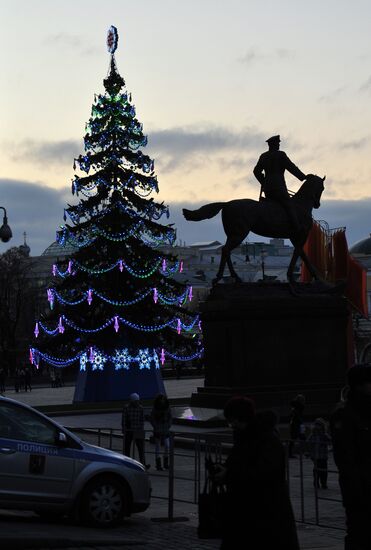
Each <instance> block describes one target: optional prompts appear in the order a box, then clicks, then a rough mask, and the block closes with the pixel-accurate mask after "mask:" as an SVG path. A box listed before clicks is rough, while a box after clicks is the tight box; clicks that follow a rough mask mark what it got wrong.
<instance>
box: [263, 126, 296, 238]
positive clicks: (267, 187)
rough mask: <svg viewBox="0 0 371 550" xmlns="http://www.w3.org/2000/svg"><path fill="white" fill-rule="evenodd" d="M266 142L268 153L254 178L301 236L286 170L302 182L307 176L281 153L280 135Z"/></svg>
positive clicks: (267, 197) (266, 196)
mask: <svg viewBox="0 0 371 550" xmlns="http://www.w3.org/2000/svg"><path fill="white" fill-rule="evenodd" d="M266 142H267V143H268V151H266V152H265V153H263V154H262V155H260V157H259V160H258V162H257V164H256V166H255V168H254V170H253V172H254V176H255V177H256V179H257V180H258V182H259V183H260V185H261V191H262V192H264V195H265V198H266V199H269V200H273V201H276V202H278V203H279V204H281V206H283V208H284V209H285V212H286V214H287V216H288V218H289V221H290V224H291V226H292V228H293V231H294V233H295V234H296V235H300V233H301V228H300V223H299V220H298V217H297V214H296V210H295V207H294V205H293V204H292V203H291V201H290V195H289V192H288V191H287V186H286V181H285V170H287V171H288V172H290V174H292V175H293V176H295V177H296V178H298V179H299V180H300V181H303V180H305V179H306V177H307V176H306V175H305V174H303V172H302V171H301V170H299V168H298V167H297V166H296V165H295V164H294V163H293V162H291V160H290V159H289V157H288V156H287V155H286V153H285V152H284V151H280V143H281V138H280V136H279V135H277V136H272V137H270V138H268V139H267V140H266Z"/></svg>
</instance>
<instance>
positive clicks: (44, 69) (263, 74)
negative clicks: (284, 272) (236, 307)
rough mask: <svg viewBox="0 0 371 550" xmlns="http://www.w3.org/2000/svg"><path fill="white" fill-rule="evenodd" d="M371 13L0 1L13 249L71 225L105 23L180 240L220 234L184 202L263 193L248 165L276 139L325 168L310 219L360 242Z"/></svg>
mask: <svg viewBox="0 0 371 550" xmlns="http://www.w3.org/2000/svg"><path fill="white" fill-rule="evenodd" d="M370 21H371V2H370V1H369V0H354V1H353V2H350V1H349V0H312V1H311V2H298V1H297V0H281V1H280V2H277V0H265V1H264V2H261V0H256V1H255V0H228V2H227V1H226V0H177V1H175V0H141V1H140V2H136V1H134V0H130V1H129V0H110V2H98V1H96V0H75V1H74V2H72V0H67V1H64V2H61V1H54V0H32V1H30V0H4V1H3V2H1V18H0V27H1V32H0V46H1V52H2V53H1V73H2V87H1V90H0V98H1V106H2V112H1V125H0V141H1V147H0V163H1V173H0V205H3V206H5V207H6V208H7V210H8V217H9V222H10V225H11V226H12V229H13V232H14V238H13V239H12V241H11V242H10V243H9V245H18V244H21V242H22V233H23V231H26V232H27V234H28V244H29V245H30V247H31V250H32V254H38V253H41V252H42V251H43V250H44V249H45V248H46V247H47V246H48V244H50V243H51V242H52V241H53V239H54V236H55V230H56V228H57V226H58V224H60V223H63V207H64V206H65V204H66V201H69V200H71V191H70V189H71V178H72V177H73V174H74V171H73V168H72V164H73V158H74V157H75V156H78V155H79V154H80V153H81V152H82V151H83V146H82V137H83V134H84V127H85V122H87V121H88V119H89V116H90V109H91V105H92V102H93V98H94V93H101V92H102V91H103V82H102V81H103V78H104V77H105V76H106V74H107V70H108V65H109V54H108V52H107V50H106V45H105V41H106V33H107V29H108V27H109V26H110V25H111V24H113V25H115V26H116V27H117V28H118V31H119V47H118V51H117V52H116V60H117V65H118V68H119V71H120V73H121V75H122V76H123V77H124V78H125V80H126V84H127V89H128V91H130V92H131V93H132V97H133V101H134V103H135V105H136V110H137V116H138V119H139V120H140V122H142V123H143V126H144V131H145V133H146V134H147V135H148V142H149V145H148V147H147V152H148V153H149V154H151V155H152V156H153V157H154V159H155V166H156V172H157V175H158V179H159V185H160V194H159V196H158V198H159V199H160V200H164V201H165V202H166V203H168V204H169V205H170V208H171V212H172V213H173V214H172V220H171V221H175V223H176V224H177V226H178V237H179V238H180V239H182V240H183V241H186V242H187V243H188V244H190V243H191V242H192V241H195V240H197V241H199V240H210V239H219V240H223V238H224V237H223V231H222V228H221V222H220V218H219V217H218V218H216V219H214V220H208V221H207V222H202V223H200V224H199V225H197V224H192V223H190V222H185V221H183V220H182V218H181V215H180V209H181V207H182V206H185V205H188V206H189V205H191V204H203V203H206V202H213V201H228V200H231V199H235V198H246V197H249V198H258V195H259V185H258V183H257V181H256V180H255V178H254V176H253V174H252V170H253V168H254V166H255V163H256V161H257V158H258V157H259V155H260V153H262V152H263V151H264V150H265V149H266V147H265V146H266V144H265V140H266V139H267V137H269V136H271V135H273V134H280V135H281V139H282V149H283V150H285V151H286V153H287V154H288V155H289V157H290V158H291V160H293V162H295V164H297V165H298V166H299V168H300V169H301V170H302V171H303V172H304V173H316V174H319V175H321V176H322V175H325V174H326V176H327V178H326V189H325V191H324V194H323V196H322V207H321V208H320V210H318V211H315V217H316V218H317V219H324V220H327V221H328V223H329V224H330V227H339V226H346V228H347V237H348V242H349V244H353V243H354V242H355V241H356V240H358V239H361V238H364V237H366V236H367V235H368V234H369V232H370V230H371V223H370V221H369V220H370V216H369V212H370V206H371V185H370V175H369V172H370V147H371V130H370V128H371V126H370V113H371V40H370ZM287 182H288V186H289V188H291V189H292V190H297V189H298V187H299V185H300V184H299V182H298V180H295V178H292V177H291V176H289V177H288V178H287ZM250 238H251V239H254V238H255V237H254V236H252V237H250ZM6 246H7V245H4V244H2V243H0V252H3V251H4V250H5V249H6Z"/></svg>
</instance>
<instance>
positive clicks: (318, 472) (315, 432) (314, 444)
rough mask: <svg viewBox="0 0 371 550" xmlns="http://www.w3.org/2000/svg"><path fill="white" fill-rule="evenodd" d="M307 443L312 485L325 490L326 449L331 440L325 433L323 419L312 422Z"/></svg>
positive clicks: (325, 428) (325, 427)
mask: <svg viewBox="0 0 371 550" xmlns="http://www.w3.org/2000/svg"><path fill="white" fill-rule="evenodd" d="M307 443H308V447H309V449H308V450H309V456H310V458H311V459H312V462H313V485H314V486H315V487H318V488H319V487H321V488H322V489H327V473H328V472H327V461H328V448H329V445H330V443H331V438H330V436H329V435H328V433H327V426H326V422H325V420H324V419H323V418H316V420H315V421H314V423H313V427H312V433H311V434H310V436H309V437H308V439H307Z"/></svg>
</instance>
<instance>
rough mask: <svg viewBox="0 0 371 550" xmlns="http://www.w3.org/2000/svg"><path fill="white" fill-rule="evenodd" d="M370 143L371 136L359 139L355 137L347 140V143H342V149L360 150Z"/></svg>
mask: <svg viewBox="0 0 371 550" xmlns="http://www.w3.org/2000/svg"><path fill="white" fill-rule="evenodd" d="M369 143H370V137H369V136H366V137H362V138H359V139H354V140H352V141H347V142H345V143H342V144H340V147H341V149H351V150H359V149H363V148H364V147H366V146H367V145H369Z"/></svg>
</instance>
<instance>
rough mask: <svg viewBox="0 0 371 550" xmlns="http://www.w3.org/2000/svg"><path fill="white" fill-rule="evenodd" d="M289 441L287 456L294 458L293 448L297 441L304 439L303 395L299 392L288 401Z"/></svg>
mask: <svg viewBox="0 0 371 550" xmlns="http://www.w3.org/2000/svg"><path fill="white" fill-rule="evenodd" d="M290 407H291V408H290V418H289V425H290V442H289V457H290V458H295V454H294V448H295V444H296V443H297V442H298V441H303V440H304V439H305V425H304V416H303V413H304V407H305V397H304V395H302V394H301V393H299V394H298V395H297V396H296V397H294V399H293V400H292V401H291V403H290Z"/></svg>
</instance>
